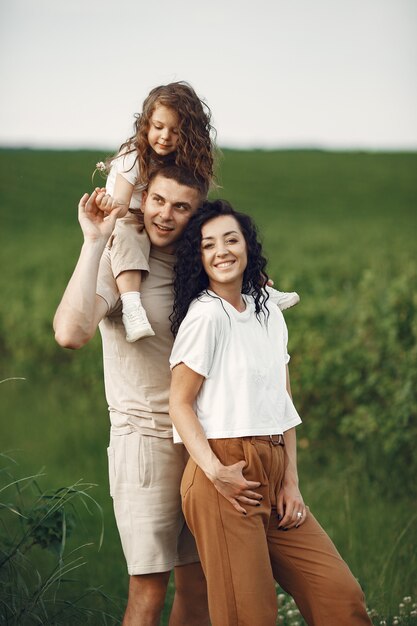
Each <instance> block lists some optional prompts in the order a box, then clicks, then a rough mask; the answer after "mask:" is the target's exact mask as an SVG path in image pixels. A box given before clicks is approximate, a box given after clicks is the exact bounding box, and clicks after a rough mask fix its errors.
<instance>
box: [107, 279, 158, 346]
mask: <svg viewBox="0 0 417 626" xmlns="http://www.w3.org/2000/svg"><path fill="white" fill-rule="evenodd" d="M116 284H117V287H118V289H119V292H120V298H121V300H122V309H123V314H122V321H123V324H124V327H125V329H126V341H128V342H129V343H133V342H134V341H137V340H138V339H142V337H151V336H152V335H154V334H155V333H154V331H153V329H152V326H151V325H150V323H149V320H148V317H147V315H146V311H145V309H144V308H143V306H142V302H141V298H140V287H141V284H142V272H141V271H140V270H126V271H124V272H120V274H119V275H118V277H117V278H116Z"/></svg>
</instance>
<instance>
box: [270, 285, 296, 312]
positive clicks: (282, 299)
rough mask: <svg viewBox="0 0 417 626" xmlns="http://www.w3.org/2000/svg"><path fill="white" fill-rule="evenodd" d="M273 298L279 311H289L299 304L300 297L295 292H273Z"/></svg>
mask: <svg viewBox="0 0 417 626" xmlns="http://www.w3.org/2000/svg"><path fill="white" fill-rule="evenodd" d="M274 296H275V297H274V302H275V303H276V305H277V306H278V307H279V308H280V309H281V311H285V309H289V308H291V307H292V306H295V305H296V304H298V303H299V302H300V296H299V295H298V293H296V292H295V291H291V292H287V291H277V290H275V293H274Z"/></svg>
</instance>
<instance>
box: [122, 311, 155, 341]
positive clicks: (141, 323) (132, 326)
mask: <svg viewBox="0 0 417 626" xmlns="http://www.w3.org/2000/svg"><path fill="white" fill-rule="evenodd" d="M122 322H123V325H124V327H125V330H126V341H127V342H128V343H133V342H134V341H137V340H138V339H142V338H143V337H152V336H153V335H154V334H155V333H154V331H153V329H152V326H151V325H150V323H149V320H148V318H147V315H146V311H145V309H144V308H143V306H142V305H141V303H140V302H138V303H135V305H134V306H130V307H129V308H128V309H127V310H126V311H125V310H123V315H122Z"/></svg>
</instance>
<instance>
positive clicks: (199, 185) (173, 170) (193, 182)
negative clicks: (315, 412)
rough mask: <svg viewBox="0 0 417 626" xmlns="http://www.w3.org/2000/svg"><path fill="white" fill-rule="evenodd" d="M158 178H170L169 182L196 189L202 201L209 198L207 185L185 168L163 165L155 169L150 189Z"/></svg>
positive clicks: (151, 175)
mask: <svg viewBox="0 0 417 626" xmlns="http://www.w3.org/2000/svg"><path fill="white" fill-rule="evenodd" d="M157 176H163V177H164V178H168V179H169V180H175V182H176V183H178V184H179V185H184V187H191V188H192V189H196V190H197V191H198V192H199V194H200V196H201V200H204V199H205V198H206V197H207V193H208V186H207V183H206V182H204V181H203V180H201V179H199V178H196V176H195V174H194V172H192V171H191V170H188V169H186V168H184V167H180V166H179V165H175V164H170V165H162V166H161V167H158V168H155V169H154V170H152V172H151V173H150V175H149V181H148V189H149V187H150V186H151V183H152V181H153V180H154V179H155V178H156V177H157Z"/></svg>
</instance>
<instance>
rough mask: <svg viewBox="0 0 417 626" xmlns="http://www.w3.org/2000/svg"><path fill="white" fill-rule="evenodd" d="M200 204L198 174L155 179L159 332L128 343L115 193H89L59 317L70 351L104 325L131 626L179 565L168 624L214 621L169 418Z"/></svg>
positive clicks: (165, 173)
mask: <svg viewBox="0 0 417 626" xmlns="http://www.w3.org/2000/svg"><path fill="white" fill-rule="evenodd" d="M203 198H204V190H203V189H202V188H200V187H199V185H198V183H197V182H196V181H195V179H194V176H193V175H192V174H191V173H189V172H187V171H184V170H182V169H180V168H178V167H176V166H166V167H163V168H162V169H160V170H158V171H157V172H156V173H154V174H153V175H152V176H151V178H150V181H149V185H148V189H147V191H146V192H144V193H143V201H142V207H141V210H142V212H143V216H144V224H145V228H146V230H147V233H148V235H149V239H150V242H151V252H150V260H149V266H150V272H149V275H148V277H147V278H146V280H144V282H143V286H142V290H141V292H142V293H141V296H142V302H143V304H144V307H145V309H146V311H147V314H148V317H149V320H150V322H151V325H152V327H153V329H154V330H155V336H154V337H148V338H146V339H142V340H141V341H137V342H135V343H127V342H126V339H125V332H124V327H123V324H122V310H121V302H120V295H119V292H118V289H117V286H116V282H115V279H114V277H113V274H112V271H111V266H110V256H109V249H108V248H106V243H107V241H108V239H109V237H110V235H111V233H112V231H113V229H114V225H115V222H116V219H117V216H118V210H119V209H118V207H117V205H116V204H115V202H114V200H113V199H112V198H111V197H110V196H105V195H104V194H97V192H94V193H93V194H92V195H91V197H89V196H88V194H85V195H84V196H83V197H82V198H81V200H80V203H79V222H80V225H81V229H82V231H83V234H84V243H83V246H82V248H81V252H80V256H79V259H78V263H77V265H76V268H75V270H74V273H73V275H72V277H71V279H70V281H69V283H68V286H67V288H66V290H65V293H64V295H63V298H62V301H61V303H60V305H59V307H58V309H57V312H56V315H55V319H54V330H55V338H56V341H57V342H58V343H59V344H60V345H61V346H63V347H65V348H71V349H78V348H81V347H82V346H83V345H85V344H86V343H88V341H89V340H90V339H91V338H92V337H93V335H94V334H95V331H96V329H97V326H98V325H100V331H101V335H102V341H103V355H104V378H105V388H106V397H107V401H108V404H109V411H110V420H111V436H110V445H109V448H108V454H109V480H110V492H111V495H112V497H113V501H114V510H115V515H116V521H117V525H118V529H119V533H120V537H121V541H122V545H123V550H124V554H125V557H126V561H127V566H128V571H129V574H130V581H129V595H128V603H127V607H126V612H125V616H124V620H123V624H124V626H134V625H140V626H157V624H159V620H160V615H161V611H162V608H163V605H164V600H165V595H166V589H167V585H168V581H169V575H170V571H171V570H172V569H173V568H174V571H175V585H176V593H175V598H174V603H173V608H172V612H171V616H170V621H169V624H170V626H179V625H180V624H181V625H185V624H186V625H187V626H204V625H205V624H208V623H209V620H208V609H207V596H206V586H205V580H204V576H203V573H202V570H201V567H200V564H199V562H198V554H197V550H196V547H195V544H194V540H193V538H192V535H191V533H190V532H189V530H188V528H187V526H186V525H185V523H184V519H183V516H182V512H181V500H180V495H179V486H180V481H181V476H182V472H183V469H184V466H185V461H186V459H185V458H184V449H183V447H182V446H178V445H175V444H173V441H172V427H171V422H170V419H169V415H168V394H169V384H170V371H169V363H168V359H169V355H170V352H171V348H172V342H173V338H172V334H171V330H170V321H169V315H170V314H171V311H172V302H173V295H172V281H173V265H174V263H175V248H176V243H177V241H178V239H179V238H180V237H181V234H182V232H183V230H184V229H185V227H186V225H187V223H188V221H189V219H190V217H191V215H192V214H193V213H194V212H195V211H196V209H197V207H198V206H199V205H200V204H201V201H202V200H203ZM98 205H99V206H100V207H101V209H102V210H101V209H99V208H98Z"/></svg>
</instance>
